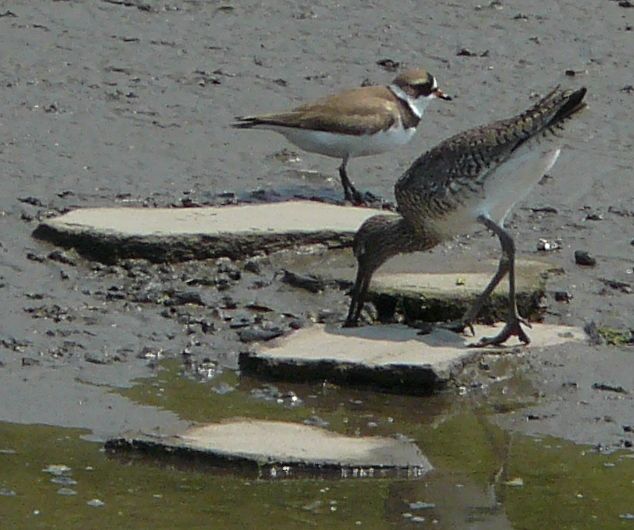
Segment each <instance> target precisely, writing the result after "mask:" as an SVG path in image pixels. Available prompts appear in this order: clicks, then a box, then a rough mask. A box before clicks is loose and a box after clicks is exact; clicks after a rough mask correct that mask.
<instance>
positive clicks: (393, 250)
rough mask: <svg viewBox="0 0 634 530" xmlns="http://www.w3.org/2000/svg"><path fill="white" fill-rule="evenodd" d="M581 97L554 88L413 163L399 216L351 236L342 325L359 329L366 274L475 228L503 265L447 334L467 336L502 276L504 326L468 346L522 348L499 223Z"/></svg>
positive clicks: (536, 173)
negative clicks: (488, 235) (350, 282)
mask: <svg viewBox="0 0 634 530" xmlns="http://www.w3.org/2000/svg"><path fill="white" fill-rule="evenodd" d="M585 94H586V89H585V88H581V89H579V90H576V91H574V92H573V91H562V90H560V89H559V88H556V89H555V90H553V91H552V92H550V93H549V94H548V95H547V96H545V97H544V98H543V99H542V100H540V101H539V102H538V103H536V104H535V105H533V106H532V107H531V108H529V109H528V110H527V111H525V112H523V113H521V114H519V115H517V116H515V117H513V118H510V119H506V120H501V121H496V122H494V123H491V124H489V125H485V126H482V127H477V128H475V129H470V130H468V131H465V132H462V133H460V134H457V135H455V136H453V137H451V138H449V139H447V140H445V141H444V142H442V143H441V144H439V145H437V146H436V147H434V148H433V149H432V150H431V151H428V152H427V153H425V154H424V155H422V156H421V157H419V158H418V159H417V160H416V161H415V162H414V163H413V164H412V165H411V167H410V168H409V169H408V170H407V171H406V172H405V173H404V174H403V176H402V177H401V178H400V179H399V180H398V181H397V183H396V186H395V195H396V200H397V203H398V209H399V213H400V214H401V215H400V216H398V217H396V216H385V215H378V216H374V217H371V218H370V219H368V220H367V221H366V222H365V223H364V224H363V225H362V226H361V228H360V229H359V231H358V232H357V234H356V235H355V238H354V245H353V248H354V254H355V256H356V258H357V262H358V270H357V278H356V282H355V285H354V287H353V289H352V291H351V294H352V301H351V304H350V310H349V312H348V318H347V320H346V325H348V326H352V325H356V323H357V322H358V320H359V316H360V313H361V309H362V307H363V303H364V300H365V297H366V294H367V291H368V287H369V285H370V280H371V278H372V274H373V273H374V271H375V270H376V269H377V268H378V267H379V266H381V265H382V264H383V263H384V262H385V261H386V260H387V259H389V258H391V257H393V256H395V255H397V254H401V253H406V252H416V251H422V250H428V249H431V248H432V247H434V246H436V245H437V244H438V243H440V242H441V241H443V240H446V239H449V238H451V237H453V236H456V235H458V234H464V233H468V232H470V231H471V230H472V229H473V228H474V227H475V225H477V224H482V225H484V226H486V227H487V228H488V229H489V230H491V231H492V232H493V233H494V234H496V235H497V236H498V238H499V240H500V244H501V247H502V257H501V258H500V262H499V265H498V269H497V272H496V273H495V275H494V276H493V278H492V279H491V281H490V283H489V284H488V285H487V287H486V289H485V290H484V291H483V292H482V294H481V295H480V296H479V297H478V298H477V299H476V301H475V303H474V304H473V306H472V307H471V308H469V310H468V311H467V312H466V313H465V315H464V316H463V318H462V319H461V320H460V321H459V322H457V323H454V325H453V326H452V329H460V330H463V329H464V328H465V327H469V328H471V330H472V332H473V328H472V325H471V324H472V322H473V321H474V320H475V318H476V317H477V316H478V313H479V311H480V309H481V308H482V305H483V304H484V302H485V301H486V300H487V298H488V297H489V295H490V294H491V293H492V292H493V290H494V289H495V287H496V286H497V285H498V284H499V283H500V281H501V280H502V279H503V278H504V276H505V275H507V274H508V275H509V299H508V314H507V317H506V324H505V326H504V328H503V329H502V330H501V331H500V333H498V334H497V335H496V336H494V337H486V338H483V339H482V340H481V341H479V342H478V343H477V344H474V346H485V345H492V344H501V343H503V342H504V341H506V340H507V339H508V338H509V337H511V336H513V335H515V336H517V337H518V338H519V340H520V341H522V342H524V343H526V344H528V343H529V342H530V339H529V338H528V336H527V335H526V333H525V332H524V330H523V329H522V326H521V324H526V322H525V321H523V320H522V319H521V318H520V316H519V315H518V312H517V305H516V301H515V243H514V241H513V238H512V237H511V235H510V234H509V233H508V231H507V230H506V229H505V228H504V219H505V218H506V216H507V214H508V213H509V211H510V210H511V208H512V207H513V205H514V204H515V203H516V202H517V201H519V200H521V199H523V198H524V197H525V196H526V195H527V194H528V193H529V192H530V190H531V189H532V188H533V187H534V186H535V184H536V183H537V182H538V181H539V180H540V179H541V177H542V176H543V175H544V173H546V172H547V171H548V170H549V169H550V168H551V167H552V166H553V164H554V163H555V161H556V160H557V157H558V156H559V152H560V149H561V148H560V145H561V139H560V136H559V134H558V130H559V129H563V123H564V121H566V120H567V119H568V118H570V117H571V116H573V115H574V114H576V113H577V112H578V111H580V110H581V109H583V108H584V107H585V106H586V105H585V103H584V102H583V98H584V96H585Z"/></svg>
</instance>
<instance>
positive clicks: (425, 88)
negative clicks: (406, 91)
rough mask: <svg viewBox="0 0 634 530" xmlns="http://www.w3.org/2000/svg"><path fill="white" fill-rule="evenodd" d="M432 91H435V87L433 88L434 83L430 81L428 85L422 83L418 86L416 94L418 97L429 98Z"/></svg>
mask: <svg viewBox="0 0 634 530" xmlns="http://www.w3.org/2000/svg"><path fill="white" fill-rule="evenodd" d="M432 90H433V86H432V83H430V82H429V81H428V82H426V83H422V84H420V85H416V92H417V94H418V96H424V97H427V96H429V94H431V93H432Z"/></svg>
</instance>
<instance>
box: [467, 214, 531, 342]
mask: <svg viewBox="0 0 634 530" xmlns="http://www.w3.org/2000/svg"><path fill="white" fill-rule="evenodd" d="M478 220H479V221H480V222H481V223H482V224H483V225H484V226H486V227H487V228H488V229H489V230H491V231H492V232H493V233H494V234H495V235H497V236H498V238H499V240H500V245H501V246H502V258H501V259H500V265H499V266H498V271H497V273H496V274H495V276H494V277H493V279H492V280H491V282H489V285H487V287H486V289H485V290H484V292H483V293H482V294H481V295H480V296H479V297H478V300H477V301H476V303H475V304H474V305H475V306H476V307H475V308H471V309H470V310H469V311H467V315H465V316H466V317H468V316H471V315H472V314H473V313H474V311H475V314H474V315H473V317H472V318H475V315H477V311H479V310H480V308H481V305H482V303H483V302H484V301H485V300H486V298H485V295H486V297H488V296H489V295H490V294H491V292H492V291H493V289H495V287H496V286H497V284H498V283H500V281H501V280H502V278H503V277H504V275H505V274H506V273H507V272H508V275H509V305H508V314H507V317H506V324H505V325H504V328H502V331H500V333H498V334H497V335H495V336H494V337H483V338H482V339H480V340H479V341H478V342H477V343H475V344H471V346H475V347H481V346H489V345H497V344H502V343H503V342H505V341H506V340H507V339H509V338H510V337H512V336H514V335H515V336H516V337H518V338H519V339H520V341H522V342H523V343H524V344H528V343H529V342H530V339H529V338H528V335H526V333H525V332H524V330H523V329H522V324H525V325H527V326H529V327H530V324H528V322H526V321H525V320H523V319H522V318H520V316H519V314H518V312H517V301H516V298H515V242H514V241H513V238H512V237H511V235H510V234H509V233H508V232H507V231H506V230H504V228H502V227H501V226H500V225H498V224H497V223H496V222H495V221H493V220H492V219H490V218H489V217H486V216H484V215H481V216H480V217H479V218H478ZM478 302H480V307H477V304H478Z"/></svg>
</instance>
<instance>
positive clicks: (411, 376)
mask: <svg viewBox="0 0 634 530" xmlns="http://www.w3.org/2000/svg"><path fill="white" fill-rule="evenodd" d="M483 353H485V351H484V350H481V349H474V350H471V351H469V353H467V354H465V355H463V356H462V357H461V358H460V359H459V360H456V361H453V362H451V363H448V364H447V366H446V367H444V368H443V369H442V370H440V371H439V370H437V369H436V370H434V369H432V367H431V366H425V365H421V366H413V365H407V364H390V365H387V366H366V365H363V364H357V363H342V362H340V361H330V360H318V361H301V362H298V360H297V359H292V360H280V359H274V358H271V357H267V356H266V355H261V354H260V355H258V354H256V353H252V352H243V353H241V354H240V357H239V366H240V370H241V371H242V372H243V373H245V374H249V375H254V376H257V377H260V378H263V379H268V380H272V381H290V382H295V383H298V382H316V381H328V382H331V383H335V384H338V385H342V386H348V387H360V388H369V389H372V390H379V391H382V392H387V393H391V394H407V395H429V394H432V393H434V392H438V391H441V390H443V389H444V388H446V387H447V386H448V385H449V384H450V383H451V380H452V379H453V378H455V377H456V376H457V375H458V374H459V373H460V372H461V371H462V369H463V368H464V366H465V365H466V364H469V363H472V362H475V361H477V360H478V359H479V358H480V356H482V355H483Z"/></svg>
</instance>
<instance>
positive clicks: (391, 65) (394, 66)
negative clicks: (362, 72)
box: [376, 59, 401, 72]
mask: <svg viewBox="0 0 634 530" xmlns="http://www.w3.org/2000/svg"><path fill="white" fill-rule="evenodd" d="M376 64H378V65H379V66H380V67H382V68H385V69H386V70H387V71H388V72H396V70H398V67H399V66H401V63H399V62H398V61H394V60H393V59H380V60H378V61H377V62H376Z"/></svg>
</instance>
